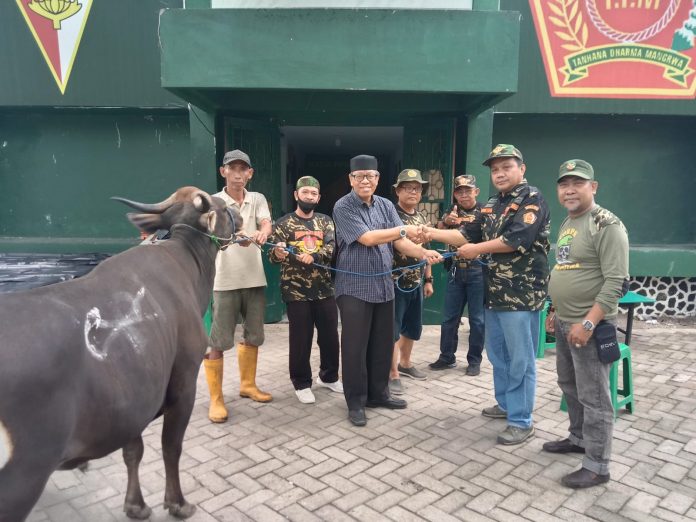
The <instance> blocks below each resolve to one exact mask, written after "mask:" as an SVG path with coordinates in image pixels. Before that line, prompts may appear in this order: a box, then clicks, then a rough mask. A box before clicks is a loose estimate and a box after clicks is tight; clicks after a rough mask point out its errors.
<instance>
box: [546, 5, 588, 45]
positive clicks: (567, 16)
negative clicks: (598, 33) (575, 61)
mask: <svg viewBox="0 0 696 522" xmlns="http://www.w3.org/2000/svg"><path fill="white" fill-rule="evenodd" d="M548 6H549V9H550V10H551V12H552V13H553V14H550V15H549V16H548V18H549V21H550V22H551V23H552V24H553V25H555V26H556V27H558V28H560V30H556V31H554V34H555V35H556V36H558V37H559V38H560V39H561V40H563V41H564V42H565V43H564V44H563V45H561V47H562V48H563V49H565V50H566V51H571V52H574V51H582V50H583V49H586V48H587V36H588V30H587V24H586V23H585V20H584V19H583V16H582V10H581V9H580V2H579V0H549V2H548ZM554 15H555V16H554Z"/></svg>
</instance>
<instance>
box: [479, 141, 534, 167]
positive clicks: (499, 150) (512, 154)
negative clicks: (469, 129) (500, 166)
mask: <svg viewBox="0 0 696 522" xmlns="http://www.w3.org/2000/svg"><path fill="white" fill-rule="evenodd" d="M498 158H517V159H518V160H520V161H524V158H523V157H522V153H521V152H520V149H518V148H517V147H515V146H514V145H508V144H507V143H500V144H498V145H496V146H495V147H494V148H493V150H492V151H491V153H490V154H489V155H488V159H487V160H486V161H484V162H483V164H484V165H485V166H486V167H488V166H489V165H490V164H491V161H493V160H494V159H498Z"/></svg>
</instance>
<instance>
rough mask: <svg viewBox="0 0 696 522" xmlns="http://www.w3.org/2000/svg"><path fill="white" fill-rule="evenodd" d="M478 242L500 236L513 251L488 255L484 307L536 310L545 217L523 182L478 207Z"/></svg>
mask: <svg viewBox="0 0 696 522" xmlns="http://www.w3.org/2000/svg"><path fill="white" fill-rule="evenodd" d="M481 214H482V216H483V225H482V236H483V238H482V239H483V241H489V240H491V239H495V238H500V239H502V241H503V243H505V244H506V245H508V246H511V247H513V248H515V251H514V252H510V253H506V254H492V255H491V256H489V258H488V260H487V266H486V270H485V272H486V283H487V284H486V307H487V308H489V309H492V310H541V309H542V307H543V305H544V301H545V299H546V294H547V289H548V283H549V263H548V257H547V256H548V253H549V233H550V230H551V225H550V213H549V208H548V206H547V204H546V201H545V200H544V198H543V197H542V195H541V193H540V192H539V189H537V188H535V187H531V186H529V185H528V184H527V181H526V180H523V181H522V183H520V184H519V185H517V186H516V187H515V188H514V189H513V190H512V191H511V192H510V193H509V194H505V195H502V194H497V195H495V196H493V197H492V198H490V199H489V200H488V203H486V205H485V206H483V207H482V208H481Z"/></svg>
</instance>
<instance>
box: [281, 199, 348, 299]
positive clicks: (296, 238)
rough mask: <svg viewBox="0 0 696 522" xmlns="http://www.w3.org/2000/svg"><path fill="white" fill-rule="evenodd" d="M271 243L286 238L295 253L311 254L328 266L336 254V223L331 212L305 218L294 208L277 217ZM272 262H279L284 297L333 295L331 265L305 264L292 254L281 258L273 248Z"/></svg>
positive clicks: (322, 297) (297, 297) (304, 297)
mask: <svg viewBox="0 0 696 522" xmlns="http://www.w3.org/2000/svg"><path fill="white" fill-rule="evenodd" d="M269 241H270V242H271V243H280V242H283V243H285V244H286V245H288V246H290V247H292V249H293V253H297V254H310V255H311V256H312V258H313V259H314V262H315V263H316V264H317V265H323V266H328V265H329V264H330V263H331V257H332V256H333V252H334V247H335V241H334V224H333V221H332V220H331V218H330V217H329V216H325V215H324V214H319V213H314V215H313V216H312V217H311V218H309V219H305V218H302V217H300V216H298V215H297V213H295V212H292V213H290V214H286V215H285V216H283V217H282V218H280V219H279V220H278V222H277V223H276V224H275V227H274V228H273V234H272V235H271V239H269ZM269 257H270V259H271V261H272V262H274V263H280V292H281V295H282V297H283V301H285V302H286V303H288V302H291V301H317V300H320V299H326V298H328V297H331V296H332V295H334V287H333V281H331V272H330V271H329V269H328V268H321V267H319V266H316V265H306V264H304V263H302V262H300V261H298V260H297V257H296V256H295V255H293V254H291V255H289V256H287V257H286V258H285V259H284V260H283V261H280V260H279V259H278V258H277V257H276V256H275V250H274V249H271V251H270V253H269Z"/></svg>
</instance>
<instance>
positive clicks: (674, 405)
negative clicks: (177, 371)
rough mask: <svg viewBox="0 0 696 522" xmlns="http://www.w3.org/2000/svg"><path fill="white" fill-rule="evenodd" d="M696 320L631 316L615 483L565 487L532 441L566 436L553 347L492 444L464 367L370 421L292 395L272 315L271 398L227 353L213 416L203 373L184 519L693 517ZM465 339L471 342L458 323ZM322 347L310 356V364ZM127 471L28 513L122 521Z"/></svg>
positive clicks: (97, 466) (74, 474) (280, 329)
mask: <svg viewBox="0 0 696 522" xmlns="http://www.w3.org/2000/svg"><path fill="white" fill-rule="evenodd" d="M695 334H696V328H693V327H689V326H679V327H676V328H666V327H663V326H658V327H655V328H640V329H638V330H634V336H633V345H632V353H633V381H634V386H635V395H636V409H635V411H634V413H633V414H629V413H626V412H622V413H621V414H620V415H619V416H618V419H617V421H616V425H615V430H614V452H613V458H612V468H611V474H612V480H611V481H610V482H609V483H608V484H606V485H603V486H599V487H595V488H591V489H588V490H582V491H573V490H569V489H566V488H564V487H562V486H561V485H560V484H559V480H560V478H561V477H562V476H563V475H565V474H566V473H568V472H570V471H573V470H574V469H576V468H578V466H579V463H580V457H579V456H578V455H549V454H545V453H543V452H542V451H541V445H542V444H543V443H544V442H545V441H548V440H554V439H558V438H563V437H565V436H566V435H567V417H566V414H565V413H563V412H561V411H559V402H560V398H561V394H560V391H559V389H558V386H557V385H556V382H555V379H556V373H555V353H554V351H553V350H552V351H549V352H547V354H546V357H545V358H543V359H540V360H538V361H537V362H538V365H537V367H538V388H537V398H536V408H535V413H534V418H535V426H536V435H535V437H533V438H532V439H530V440H529V441H528V442H526V443H523V444H521V445H518V446H500V445H497V444H496V442H495V438H496V435H497V434H498V432H500V431H502V430H503V429H504V427H505V423H504V421H502V420H494V419H487V418H485V417H482V416H481V414H480V412H481V408H483V407H485V406H490V405H492V404H493V399H492V398H493V392H492V373H491V366H490V364H489V363H488V361H486V360H484V364H483V365H482V371H481V375H480V376H478V377H473V378H472V377H467V376H465V375H464V366H463V365H460V366H459V367H458V368H456V369H452V370H447V371H444V372H431V371H429V372H428V373H429V375H428V380H426V381H413V380H404V384H405V385H406V395H405V398H406V399H407V400H408V401H409V405H408V409H406V410H401V411H391V410H384V409H377V410H368V411H367V415H368V425H367V427H364V428H355V427H353V426H352V425H351V424H350V423H349V422H348V420H347V411H346V406H345V402H344V400H343V397H342V396H341V395H338V394H334V393H331V392H330V391H329V390H327V389H318V390H317V389H315V390H314V392H315V395H316V398H317V402H316V404H313V405H305V404H300V403H299V402H298V400H297V399H296V397H295V394H294V392H293V388H292V385H291V383H290V380H289V378H288V369H287V367H288V354H287V352H288V350H287V342H288V331H287V325H286V324H276V325H268V326H267V332H266V338H267V343H266V345H264V347H263V348H262V351H261V355H260V364H259V371H258V383H259V384H260V386H261V388H262V389H264V390H266V391H270V392H271V393H273V396H274V400H273V402H271V403H270V404H259V403H255V402H252V401H251V400H249V399H241V398H240V397H239V396H238V382H239V380H238V373H237V364H236V356H235V354H234V353H229V354H228V355H227V356H226V359H225V364H226V366H225V370H226V374H225V385H224V391H225V394H226V399H227V405H228V407H229V409H230V413H231V418H230V421H229V422H227V423H226V424H221V425H213V424H211V423H210V422H209V421H208V419H207V407H208V399H207V396H208V392H207V387H206V383H205V377H204V375H203V372H201V373H200V375H199V379H198V395H197V399H196V405H195V409H194V412H193V417H192V419H191V423H190V425H189V428H188V431H187V434H186V440H185V442H184V455H183V456H182V460H181V469H182V472H181V479H182V484H183V489H184V493H185V495H186V497H187V499H188V501H189V502H192V503H194V504H196V505H197V506H198V509H197V511H196V513H195V514H194V516H193V517H192V518H190V519H189V520H190V521H191V522H207V521H246V520H257V521H263V522H265V521H269V522H273V521H276V520H293V521H300V522H309V521H317V520H325V521H344V520H346V521H352V520H360V521H370V522H372V521H379V520H387V521H388V520H394V521H399V522H407V521H411V520H429V521H437V522H446V521H450V520H465V521H474V522H475V521H491V520H494V521H505V522H507V521H513V522H514V521H535V522H545V521H552V520H572V521H574V522H581V521H584V520H602V521H627V520H631V521H655V520H667V521H680V520H696V335H695ZM462 337H463V339H461V338H460V346H465V344H464V343H465V341H466V333H465V332H462ZM438 342H439V327H436V326H432V327H430V326H429V327H426V328H425V332H424V335H423V339H422V340H421V341H420V342H419V343H417V345H416V349H415V351H414V361H415V363H416V364H417V366H418V367H420V368H422V369H425V370H427V363H428V362H432V361H433V360H435V358H436V357H437V354H438ZM316 352H317V350H316V349H315V353H314V355H313V359H312V364H313V368H315V370H316V369H317V368H318V365H319V362H318V355H317V353H316ZM161 426H162V423H161V420H158V421H155V422H153V423H152V425H151V426H150V427H149V428H148V429H147V430H146V432H145V434H144V440H145V446H146V449H145V457H144V459H143V463H142V465H141V468H140V477H141V481H142V487H143V493H144V495H145V499H146V502H147V503H148V504H149V505H150V506H151V507H152V508H153V516H152V518H151V520H158V521H161V520H171V519H170V517H169V516H168V514H167V513H166V512H165V511H164V510H163V509H162V507H161V506H162V500H163V498H164V467H163V464H162V459H161V451H160V448H161V446H160V441H159V438H160V432H161ZM125 487H126V469H125V466H124V464H123V462H122V460H121V456H120V452H117V453H114V454H112V455H110V456H108V457H106V458H103V459H100V460H97V461H93V462H91V463H90V467H89V469H88V470H87V471H86V472H85V473H82V472H80V471H60V472H56V473H54V474H53V475H52V477H51V480H50V482H49V483H48V485H47V487H46V490H45V492H44V494H43V496H42V497H41V499H40V500H39V502H38V504H37V506H36V507H35V509H34V511H33V512H32V514H31V515H30V517H29V520H31V521H33V522H38V521H46V520H50V521H60V522H66V521H68V522H73V521H80V520H84V521H88V522H98V521H114V520H118V521H124V520H128V519H127V518H126V517H125V515H124V514H123V512H122V505H123V499H124V492H125Z"/></svg>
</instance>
